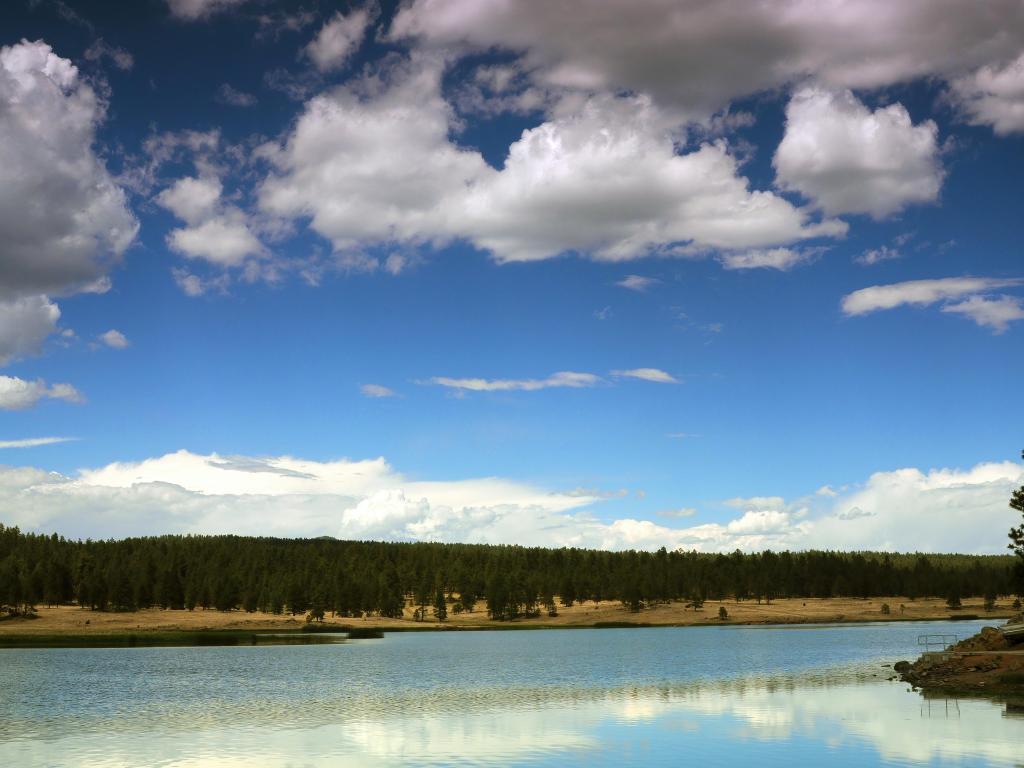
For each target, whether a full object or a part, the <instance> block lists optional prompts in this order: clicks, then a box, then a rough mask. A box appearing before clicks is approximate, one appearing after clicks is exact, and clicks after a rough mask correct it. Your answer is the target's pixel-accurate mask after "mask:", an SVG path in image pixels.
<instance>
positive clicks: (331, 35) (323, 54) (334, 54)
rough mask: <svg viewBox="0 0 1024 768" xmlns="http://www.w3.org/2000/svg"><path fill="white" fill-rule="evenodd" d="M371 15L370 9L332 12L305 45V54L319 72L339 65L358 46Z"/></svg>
mask: <svg viewBox="0 0 1024 768" xmlns="http://www.w3.org/2000/svg"><path fill="white" fill-rule="evenodd" d="M374 15H375V13H374V10H373V9H371V8H360V9H358V10H354V11H351V12H349V13H348V14H343V13H341V12H340V11H339V12H337V13H335V14H334V16H332V17H331V18H330V19H328V20H327V21H326V22H325V23H324V25H323V26H322V27H321V28H320V31H319V32H318V33H317V35H316V37H315V38H313V40H312V41H311V42H310V43H309V45H307V46H306V55H307V56H309V58H310V59H311V60H312V61H313V64H314V65H315V66H316V68H317V69H319V70H320V71H321V72H328V71H330V70H334V69H339V68H341V67H342V66H344V64H345V62H346V61H348V59H349V58H350V57H351V56H352V54H354V53H355V52H356V51H357V50H358V49H359V46H360V44H361V43H362V42H363V38H364V37H365V36H366V28H367V27H368V26H369V25H370V23H372V21H373V18H374Z"/></svg>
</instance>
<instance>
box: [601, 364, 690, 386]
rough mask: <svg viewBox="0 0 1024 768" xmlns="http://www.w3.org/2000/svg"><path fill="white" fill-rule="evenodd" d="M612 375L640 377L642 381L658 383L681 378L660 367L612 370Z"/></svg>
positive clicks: (629, 377) (673, 381)
mask: <svg viewBox="0 0 1024 768" xmlns="http://www.w3.org/2000/svg"><path fill="white" fill-rule="evenodd" d="M611 375H612V376H614V377H616V378H627V379H640V380H642V381H653V382H656V383H658V384H678V383H679V379H677V378H676V377H675V376H673V375H672V374H671V373H666V372H665V371H662V370H659V369H658V368H630V369H628V370H617V371H612V372H611Z"/></svg>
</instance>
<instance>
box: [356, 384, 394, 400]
mask: <svg viewBox="0 0 1024 768" xmlns="http://www.w3.org/2000/svg"><path fill="white" fill-rule="evenodd" d="M359 391H360V392H362V393H363V397H397V396H398V395H397V393H396V392H395V391H394V390H393V389H391V388H389V387H385V386H384V385H383V384H363V385H362V386H361V387H359Z"/></svg>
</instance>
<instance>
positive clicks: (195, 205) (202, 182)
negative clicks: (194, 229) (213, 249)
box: [156, 176, 223, 224]
mask: <svg viewBox="0 0 1024 768" xmlns="http://www.w3.org/2000/svg"><path fill="white" fill-rule="evenodd" d="M222 191H223V187H222V186H221V183H220V179H217V178H211V177H206V178H195V177H191V176H186V177H184V178H181V179H178V180H177V181H176V182H174V184H173V185H171V186H170V187H167V189H165V190H163V191H162V192H161V193H160V194H159V195H157V196H156V201H157V202H158V203H159V204H160V205H162V206H163V207H164V208H166V209H167V210H169V211H170V212H171V213H173V214H174V215H175V216H177V217H178V218H179V219H181V220H183V221H184V222H186V223H188V224H198V223H199V222H201V221H203V220H204V219H207V218H209V217H211V216H212V215H213V213H214V211H216V209H217V205H218V203H220V196H221V192H222Z"/></svg>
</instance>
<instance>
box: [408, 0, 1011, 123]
mask: <svg viewBox="0 0 1024 768" xmlns="http://www.w3.org/2000/svg"><path fill="white" fill-rule="evenodd" d="M390 33H391V35H392V36H393V37H395V38H406V37H412V38H417V39H418V40H419V41H420V42H421V43H424V44H433V45H436V46H438V47H442V48H448V49H451V48H459V47H462V48H463V49H464V50H488V49H491V48H492V47H498V48H502V49H505V50H508V51H511V52H515V53H520V54H521V55H522V58H523V66H524V68H525V69H526V70H528V71H530V72H531V74H532V77H533V78H534V80H535V81H536V82H537V83H538V84H539V85H541V86H542V87H545V88H549V89H571V90H583V91H589V92H594V91H611V92H620V91H632V92H640V93H647V94H651V95H652V96H653V97H654V98H655V99H656V100H657V101H658V102H659V103H661V104H665V105H672V106H673V107H675V108H679V109H683V110H689V111H691V112H699V113H702V114H710V113H711V112H715V111H717V110H718V109H720V108H722V107H724V106H725V105H727V104H728V103H729V102H730V101H732V100H734V99H736V98H739V97H743V96H746V95H750V94H753V93H757V92H759V91H762V90H766V89H773V88H777V87H779V86H783V85H786V84H788V83H791V82H796V81H800V80H804V79H806V78H808V77H813V78H814V79H816V80H817V81H818V82H821V83H823V84H825V85H827V86H829V87H832V88H839V89H845V88H855V89H856V88H865V89H867V88H877V87H882V86H886V85H891V84H893V83H899V82H905V81H909V80H912V79H915V78H919V77H924V76H929V75H938V76H948V75H955V74H959V73H962V72H965V71H967V70H969V69H972V68H975V67H979V66H982V65H984V64H989V63H991V62H992V61H994V60H999V59H1005V58H1009V57H1010V56H1016V55H1018V54H1019V52H1020V41H1021V39H1022V38H1024V8H1022V7H1021V6H1020V4H1019V3H1017V2H1016V1H1015V0H992V2H989V3H987V4H986V7H985V10H984V12H979V11H978V9H977V8H976V7H975V6H974V5H973V4H971V3H963V2H960V1H959V0H938V2H936V0H903V1H902V2H899V3H885V4H882V5H880V4H878V3H876V2H872V0H853V2H846V3H842V4H836V3H806V2H800V0H770V1H769V2H759V3H750V2H746V0H715V2H692V3H679V2H676V1H675V0H636V1H635V2H630V3H603V4H600V5H597V6H595V4H594V3H592V2H588V1H587V0H560V1H559V2H543V3H536V2H529V1H528V0H523V1H521V2H503V3H483V4H481V3H479V2H477V0H415V2H412V3H410V4H408V5H406V6H405V7H403V8H402V9H401V10H400V11H399V13H398V14H397V15H396V17H395V19H394V22H393V23H392V26H391V30H390Z"/></svg>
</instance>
